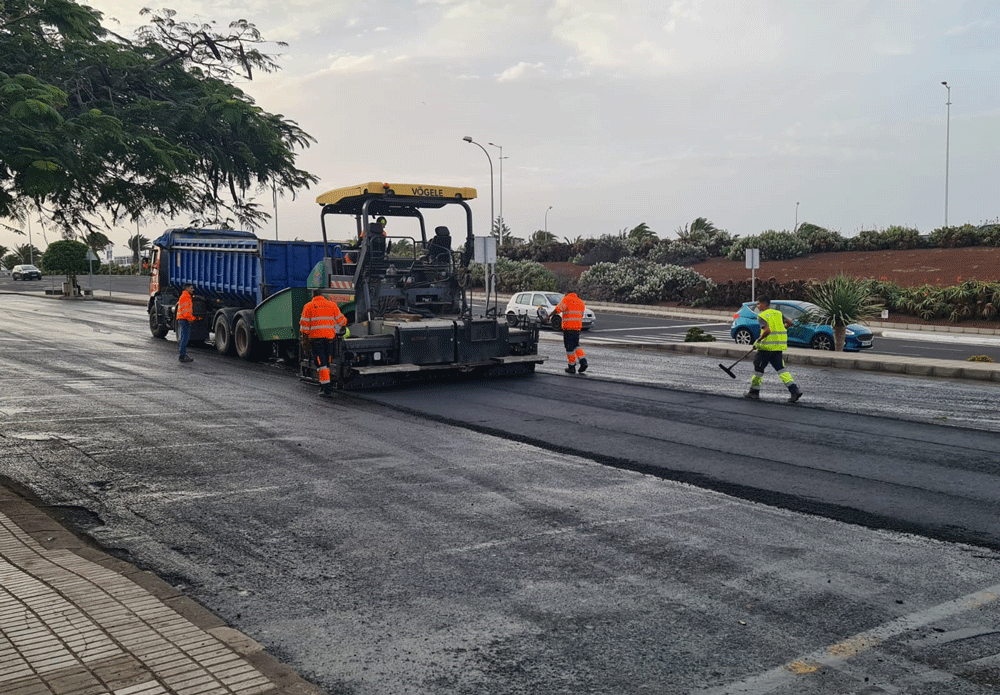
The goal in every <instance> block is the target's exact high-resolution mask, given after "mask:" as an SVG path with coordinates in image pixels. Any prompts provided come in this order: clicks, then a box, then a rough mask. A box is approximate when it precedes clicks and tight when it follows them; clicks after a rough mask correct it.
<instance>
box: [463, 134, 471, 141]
mask: <svg viewBox="0 0 1000 695" xmlns="http://www.w3.org/2000/svg"><path fill="white" fill-rule="evenodd" d="M462 139H463V140H465V141H466V142H472V136H471V135H466V136H465V137H464V138H462Z"/></svg>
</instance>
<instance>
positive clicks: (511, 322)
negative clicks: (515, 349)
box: [507, 311, 518, 328]
mask: <svg viewBox="0 0 1000 695" xmlns="http://www.w3.org/2000/svg"><path fill="white" fill-rule="evenodd" d="M517 323H518V321H517V314H515V313H514V312H513V311H508V312H507V325H508V326H511V327H512V328H517Z"/></svg>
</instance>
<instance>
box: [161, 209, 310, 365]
mask: <svg viewBox="0 0 1000 695" xmlns="http://www.w3.org/2000/svg"><path fill="white" fill-rule="evenodd" d="M325 253H326V248H325V246H324V245H323V243H321V242H318V241H270V240H265V239H259V238H257V237H256V236H255V235H254V234H252V233H251V232H245V231H233V230H217V229H194V228H179V229H168V230H167V231H166V232H165V233H164V234H163V235H161V236H160V237H159V238H157V239H156V240H155V241H153V244H152V257H151V263H150V268H151V271H152V275H151V277H150V282H149V303H148V306H147V310H148V314H149V330H150V332H151V333H152V334H153V337H155V338H165V337H166V336H167V334H168V333H169V332H170V331H171V330H176V324H177V321H176V313H177V300H178V298H179V297H180V293H181V291H182V290H183V288H184V285H186V284H188V283H190V284H192V285H194V292H193V298H194V301H193V305H194V314H195V316H196V317H197V319H198V320H196V321H194V322H193V323H192V325H191V343H192V344H193V345H199V344H202V343H204V342H205V341H206V340H208V339H209V338H212V339H214V343H215V349H216V350H218V351H219V352H220V353H222V354H230V353H236V354H237V355H239V356H240V357H242V358H243V359H247V360H253V359H258V358H263V357H268V356H271V355H277V354H279V353H278V350H279V348H283V349H284V350H285V354H284V355H282V356H283V357H285V358H286V359H294V360H296V361H297V359H298V354H297V350H296V349H294V346H295V343H296V338H297V331H296V333H294V334H289V335H288V336H287V340H286V341H284V342H283V343H282V342H280V341H279V342H275V341H272V340H264V339H262V338H261V337H260V336H261V330H262V329H264V330H266V329H268V328H269V325H270V323H274V322H277V323H278V324H280V326H281V327H283V326H285V325H286V324H287V323H288V322H289V321H290V320H291V312H293V311H294V307H290V306H289V307H286V308H285V312H284V314H283V315H281V316H278V317H274V316H272V315H271V314H270V313H269V312H262V311H260V310H259V308H260V306H261V305H262V304H265V303H266V302H267V300H268V299H269V298H270V297H272V296H273V295H275V294H277V293H279V292H283V291H286V290H288V289H289V288H300V289H301V291H302V292H306V290H305V289H304V288H305V286H306V283H307V281H308V279H309V276H310V274H311V273H312V271H313V268H314V267H315V266H316V264H317V263H321V262H322V259H323V258H324V255H325ZM302 304H304V302H302ZM271 310H272V311H276V310H278V309H277V307H276V306H275V305H272V307H271ZM298 311H299V312H300V313H301V311H302V305H301V304H300V305H299V307H298ZM290 347H291V349H290Z"/></svg>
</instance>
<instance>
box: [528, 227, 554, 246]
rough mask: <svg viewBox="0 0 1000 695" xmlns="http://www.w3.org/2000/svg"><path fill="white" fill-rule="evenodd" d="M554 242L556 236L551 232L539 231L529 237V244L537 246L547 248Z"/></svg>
mask: <svg viewBox="0 0 1000 695" xmlns="http://www.w3.org/2000/svg"><path fill="white" fill-rule="evenodd" d="M555 240H556V235H555V234H553V233H552V232H546V231H544V230H542V229H539V230H538V231H537V232H535V233H534V234H532V235H531V243H532V244H537V245H538V246H547V245H549V244H551V243H552V242H553V241H555Z"/></svg>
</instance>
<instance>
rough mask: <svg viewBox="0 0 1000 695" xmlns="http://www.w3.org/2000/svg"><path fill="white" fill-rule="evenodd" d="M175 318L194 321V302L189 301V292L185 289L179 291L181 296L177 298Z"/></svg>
mask: <svg viewBox="0 0 1000 695" xmlns="http://www.w3.org/2000/svg"><path fill="white" fill-rule="evenodd" d="M177 318H178V320H180V319H187V320H188V321H194V303H193V302H192V301H191V293H190V292H188V291H187V290H184V291H183V292H181V297H180V299H178V300H177Z"/></svg>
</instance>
